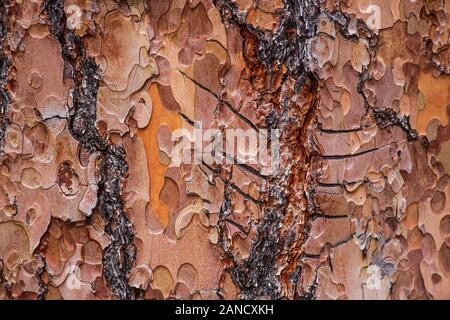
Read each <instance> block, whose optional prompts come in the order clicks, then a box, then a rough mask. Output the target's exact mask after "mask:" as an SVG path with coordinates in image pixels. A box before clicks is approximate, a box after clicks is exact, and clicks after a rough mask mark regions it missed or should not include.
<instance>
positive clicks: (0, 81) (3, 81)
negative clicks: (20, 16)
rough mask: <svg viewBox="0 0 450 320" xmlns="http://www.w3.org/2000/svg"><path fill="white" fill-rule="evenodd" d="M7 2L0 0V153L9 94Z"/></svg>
mask: <svg viewBox="0 0 450 320" xmlns="http://www.w3.org/2000/svg"><path fill="white" fill-rule="evenodd" d="M8 18H9V4H8V2H7V0H1V1H0V154H1V153H2V150H3V144H4V138H5V133H6V128H7V127H8V124H9V120H8V118H7V114H6V113H7V110H8V105H9V103H10V100H11V96H10V93H9V90H8V75H9V70H10V66H11V61H10V59H9V57H8V53H7V48H6V46H7V44H6V36H7V33H8Z"/></svg>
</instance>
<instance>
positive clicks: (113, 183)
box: [43, 0, 142, 299]
mask: <svg viewBox="0 0 450 320" xmlns="http://www.w3.org/2000/svg"><path fill="white" fill-rule="evenodd" d="M43 8H44V11H45V12H46V14H47V16H48V24H49V26H50V30H51V33H52V35H53V36H54V37H55V38H56V39H57V40H58V42H59V43H60V45H61V50H62V57H63V59H64V61H65V63H66V67H67V68H66V70H69V71H68V72H67V73H68V74H66V75H65V76H66V77H70V78H71V79H72V80H73V82H74V89H73V93H72V94H73V108H72V109H71V110H70V117H69V121H68V125H69V129H70V131H71V133H72V135H73V136H74V137H75V139H76V140H77V141H78V142H79V143H80V147H81V148H83V149H85V150H88V151H90V152H92V153H93V152H100V153H101V155H102V163H101V166H100V172H101V181H100V182H99V191H98V204H97V208H96V210H98V212H100V213H101V215H102V216H103V218H104V220H105V221H106V226H105V233H106V234H108V236H109V238H110V244H109V245H108V246H107V247H106V249H105V250H104V251H103V274H104V277H105V280H106V283H107V284H108V286H109V288H110V289H111V291H112V292H113V294H115V295H116V296H117V297H118V298H120V299H138V298H141V297H142V293H141V292H140V291H139V290H137V289H135V288H133V287H131V286H130V285H129V283H128V273H129V272H130V270H131V268H132V265H133V263H134V259H135V256H136V248H135V245H134V230H133V226H132V224H131V222H130V220H129V219H128V217H127V216H126V214H125V210H124V205H123V201H122V198H121V192H122V180H123V177H124V176H125V174H126V172H127V169H128V166H127V162H126V155H125V149H124V148H123V146H120V145H114V144H112V143H110V142H109V141H108V140H107V138H104V137H101V136H100V135H99V132H98V130H97V128H96V105H97V91H98V87H99V81H100V76H99V73H98V66H97V64H96V62H95V61H94V59H92V58H90V57H88V55H87V53H86V50H85V48H84V46H83V43H82V40H81V39H80V38H79V37H78V36H76V35H75V34H74V33H73V32H72V31H71V30H68V29H67V28H66V27H65V22H66V18H65V13H64V0H47V1H45V2H44V5H43Z"/></svg>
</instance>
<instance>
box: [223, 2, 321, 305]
mask: <svg viewBox="0 0 450 320" xmlns="http://www.w3.org/2000/svg"><path fill="white" fill-rule="evenodd" d="M215 3H216V6H217V7H218V8H219V10H220V11H221V14H222V18H223V20H224V21H227V22H231V23H233V24H235V25H237V26H239V27H240V29H241V34H243V38H244V39H245V38H247V39H248V38H249V37H250V38H252V39H253V40H254V42H255V44H256V46H257V48H251V47H249V46H251V45H252V44H251V43H248V42H245V41H244V45H245V46H247V48H246V50H245V52H246V53H247V55H246V56H245V59H246V60H247V64H248V65H251V64H259V65H260V66H261V65H262V66H263V68H262V69H263V70H265V71H263V75H262V76H264V73H268V72H272V71H274V72H277V71H278V70H279V68H280V67H281V65H285V66H286V67H287V70H288V71H287V73H286V74H284V75H283V77H284V80H283V84H282V85H281V88H280V90H279V92H276V93H275V99H277V100H278V101H274V102H275V104H278V108H277V109H276V110H273V111H272V113H271V114H270V115H269V116H268V117H267V119H266V126H267V127H268V128H269V130H270V131H272V130H280V132H281V144H282V145H283V144H284V145H285V147H286V148H287V150H288V151H289V152H290V153H291V160H292V161H291V163H290V165H289V166H287V167H286V168H283V169H282V170H281V171H280V172H278V173H276V174H275V175H274V176H272V177H270V182H269V183H270V186H269V190H268V192H267V195H266V199H265V200H264V204H263V206H262V207H263V212H264V213H263V217H262V219H261V221H260V222H259V223H258V226H257V234H256V239H255V240H254V241H253V243H252V247H251V252H250V256H249V258H248V259H243V260H239V259H237V258H236V257H235V256H234V255H233V253H232V252H231V250H230V249H229V244H228V243H227V242H226V234H225V233H226V228H225V223H224V219H225V218H226V217H227V216H228V215H230V214H231V213H232V206H231V203H230V196H229V190H228V188H226V189H225V201H224V203H223V205H222V207H221V210H220V217H219V218H220V220H219V229H220V231H221V236H220V239H221V241H220V243H221V245H222V248H223V250H224V251H225V254H226V256H227V258H228V259H229V260H230V262H231V266H230V268H229V271H230V273H231V275H232V279H233V281H234V282H235V284H236V285H237V286H238V287H239V289H240V293H241V297H242V298H244V299H255V298H260V297H269V298H272V299H277V298H281V297H282V296H281V283H280V281H279V280H278V276H277V272H278V270H277V259H278V256H287V257H288V260H289V261H290V262H289V264H291V267H290V269H294V270H293V272H292V273H291V274H289V275H287V276H288V277H289V282H290V283H291V284H292V286H294V287H295V286H296V282H297V279H298V276H299V273H300V271H301V270H300V268H298V265H299V262H300V261H299V254H298V249H293V248H294V247H296V248H298V247H299V244H300V243H301V242H302V240H303V239H304V238H305V236H306V232H307V230H306V229H304V228H303V226H302V225H300V224H299V223H297V221H298V219H299V217H300V216H304V215H305V214H306V210H304V209H299V210H298V211H297V212H295V210H293V208H292V207H290V205H291V203H294V202H306V193H305V191H301V192H298V193H297V192H293V190H292V188H293V186H294V184H295V183H296V181H299V180H302V179H304V180H306V175H307V172H306V169H305V167H304V166H303V164H304V163H305V161H306V160H307V158H308V151H307V150H306V146H305V145H303V146H302V144H303V142H306V140H307V137H306V136H307V130H306V128H307V127H308V125H309V124H310V122H311V120H312V119H313V118H314V112H315V107H316V104H317V88H318V83H317V81H318V79H317V77H316V75H315V74H313V73H312V72H309V71H308V70H307V65H306V62H307V57H306V55H307V52H306V46H305V45H306V40H307V39H308V38H311V37H313V36H314V35H315V33H316V30H315V29H316V28H315V24H316V19H317V16H318V15H319V13H320V9H319V2H318V1H291V0H286V1H284V8H283V9H282V11H281V12H279V15H280V22H279V26H278V28H277V30H276V31H275V32H274V33H268V32H265V31H262V30H258V29H256V28H254V27H253V26H251V25H249V24H247V23H246V22H245V17H244V16H242V15H241V13H240V12H239V11H238V9H237V7H236V5H235V3H234V2H231V1H226V0H225V1H222V0H219V1H215ZM255 49H256V50H255ZM252 51H256V52H255V53H256V54H255V57H249V56H248V53H249V52H250V53H251V52H252ZM252 67H253V66H252ZM253 69H254V70H258V66H257V67H255V68H253ZM258 76H260V75H257V74H255V78H256V77H258ZM299 96H310V98H309V99H308V101H309V102H307V103H306V104H305V105H303V106H299V105H297V104H295V102H294V101H295V98H296V97H299ZM305 108H306V110H305ZM283 222H285V223H286V224H287V225H288V227H287V230H281V225H282V223H283ZM281 233H283V234H281Z"/></svg>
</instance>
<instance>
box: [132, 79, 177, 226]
mask: <svg viewBox="0 0 450 320" xmlns="http://www.w3.org/2000/svg"><path fill="white" fill-rule="evenodd" d="M149 93H150V96H151V98H152V104H153V111H152V118H151V120H150V124H149V125H148V126H147V127H146V128H144V129H143V130H140V131H139V136H140V137H141V138H142V141H144V147H145V152H146V154H147V167H148V171H149V174H150V190H149V192H150V204H151V207H152V209H153V212H154V213H155V215H156V217H158V219H159V220H160V221H161V223H162V224H163V225H164V226H167V224H168V223H169V208H167V207H166V206H165V205H164V204H163V203H162V202H161V200H160V193H161V189H162V187H163V186H164V176H165V173H166V170H167V167H168V166H167V165H164V164H162V163H161V162H160V161H159V159H158V154H159V147H158V142H157V134H158V130H159V128H160V127H161V126H162V125H166V126H167V127H169V129H170V130H171V131H174V130H176V129H178V128H180V127H181V119H180V117H179V116H178V114H176V113H174V112H171V111H168V110H167V109H166V108H165V107H164V105H163V103H162V101H161V98H160V95H159V90H158V87H157V86H156V84H152V85H151V86H150V90H149Z"/></svg>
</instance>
